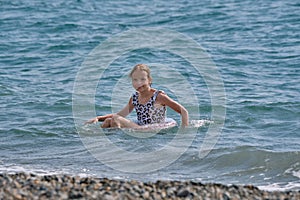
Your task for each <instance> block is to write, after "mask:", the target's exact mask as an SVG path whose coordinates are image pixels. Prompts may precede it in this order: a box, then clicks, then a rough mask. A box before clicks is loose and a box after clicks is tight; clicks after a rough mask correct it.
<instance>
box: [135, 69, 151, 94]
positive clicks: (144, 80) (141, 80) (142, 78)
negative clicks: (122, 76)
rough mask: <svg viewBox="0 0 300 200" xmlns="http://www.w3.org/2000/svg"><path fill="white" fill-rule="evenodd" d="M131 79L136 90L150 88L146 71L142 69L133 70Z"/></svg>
mask: <svg viewBox="0 0 300 200" xmlns="http://www.w3.org/2000/svg"><path fill="white" fill-rule="evenodd" d="M131 79H132V86H133V88H134V89H135V90H136V91H138V92H143V91H145V90H148V89H149V88H150V83H151V80H150V79H149V78H148V73H147V72H145V71H143V70H135V71H134V72H133V73H132V76H131Z"/></svg>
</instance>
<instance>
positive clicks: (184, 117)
mask: <svg viewBox="0 0 300 200" xmlns="http://www.w3.org/2000/svg"><path fill="white" fill-rule="evenodd" d="M157 101H158V102H159V103H160V104H163V105H166V106H169V107H170V108H172V109H173V110H174V111H176V112H178V113H179V114H180V115H181V124H182V126H188V125H189V114H188V111H187V110H186V109H185V108H184V107H183V106H182V105H181V104H179V103H177V102H176V101H174V100H173V99H171V98H170V97H168V96H167V95H166V94H165V93H162V92H160V93H159V94H158V96H157Z"/></svg>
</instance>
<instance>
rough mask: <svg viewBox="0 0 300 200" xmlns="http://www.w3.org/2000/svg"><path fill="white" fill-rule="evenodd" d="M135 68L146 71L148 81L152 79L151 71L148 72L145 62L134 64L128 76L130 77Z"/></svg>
mask: <svg viewBox="0 0 300 200" xmlns="http://www.w3.org/2000/svg"><path fill="white" fill-rule="evenodd" d="M136 70H141V71H145V72H146V73H147V76H148V79H149V80H150V81H152V77H151V73H150V68H149V67H148V66H147V65H145V64H137V65H136V66H134V67H133V68H132V70H131V72H130V74H129V77H130V78H132V74H133V73H134V72H135V71H136Z"/></svg>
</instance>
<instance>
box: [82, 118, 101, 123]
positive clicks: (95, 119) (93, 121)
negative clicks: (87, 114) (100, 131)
mask: <svg viewBox="0 0 300 200" xmlns="http://www.w3.org/2000/svg"><path fill="white" fill-rule="evenodd" d="M98 121H99V120H98V117H95V118H93V119H90V120H88V121H87V122H85V124H95V123H97V122H98Z"/></svg>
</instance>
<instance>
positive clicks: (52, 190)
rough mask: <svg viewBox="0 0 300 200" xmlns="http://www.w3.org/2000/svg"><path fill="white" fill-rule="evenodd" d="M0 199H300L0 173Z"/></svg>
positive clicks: (246, 190)
mask: <svg viewBox="0 0 300 200" xmlns="http://www.w3.org/2000/svg"><path fill="white" fill-rule="evenodd" d="M0 199H107V200H110V199H112V200H113V199H122V200H123V199H134V200H135V199H155V200H157V199H205V200H208V199H224V200H225V199H237V200H238V199H247V200H250V199H256V200H259V199H269V200H271V199H280V200H281V199H282V200H283V199H294V200H299V199H300V191H289V192H279V191H275V192H268V191H261V190H259V189H258V188H256V187H253V186H250V185H249V186H235V185H232V186H225V185H221V184H202V183H198V182H192V181H183V182H182V181H157V182H154V183H150V182H140V181H134V180H131V181H123V180H111V179H106V178H93V177H77V176H68V175H45V176H37V175H34V174H25V173H17V174H0Z"/></svg>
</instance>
